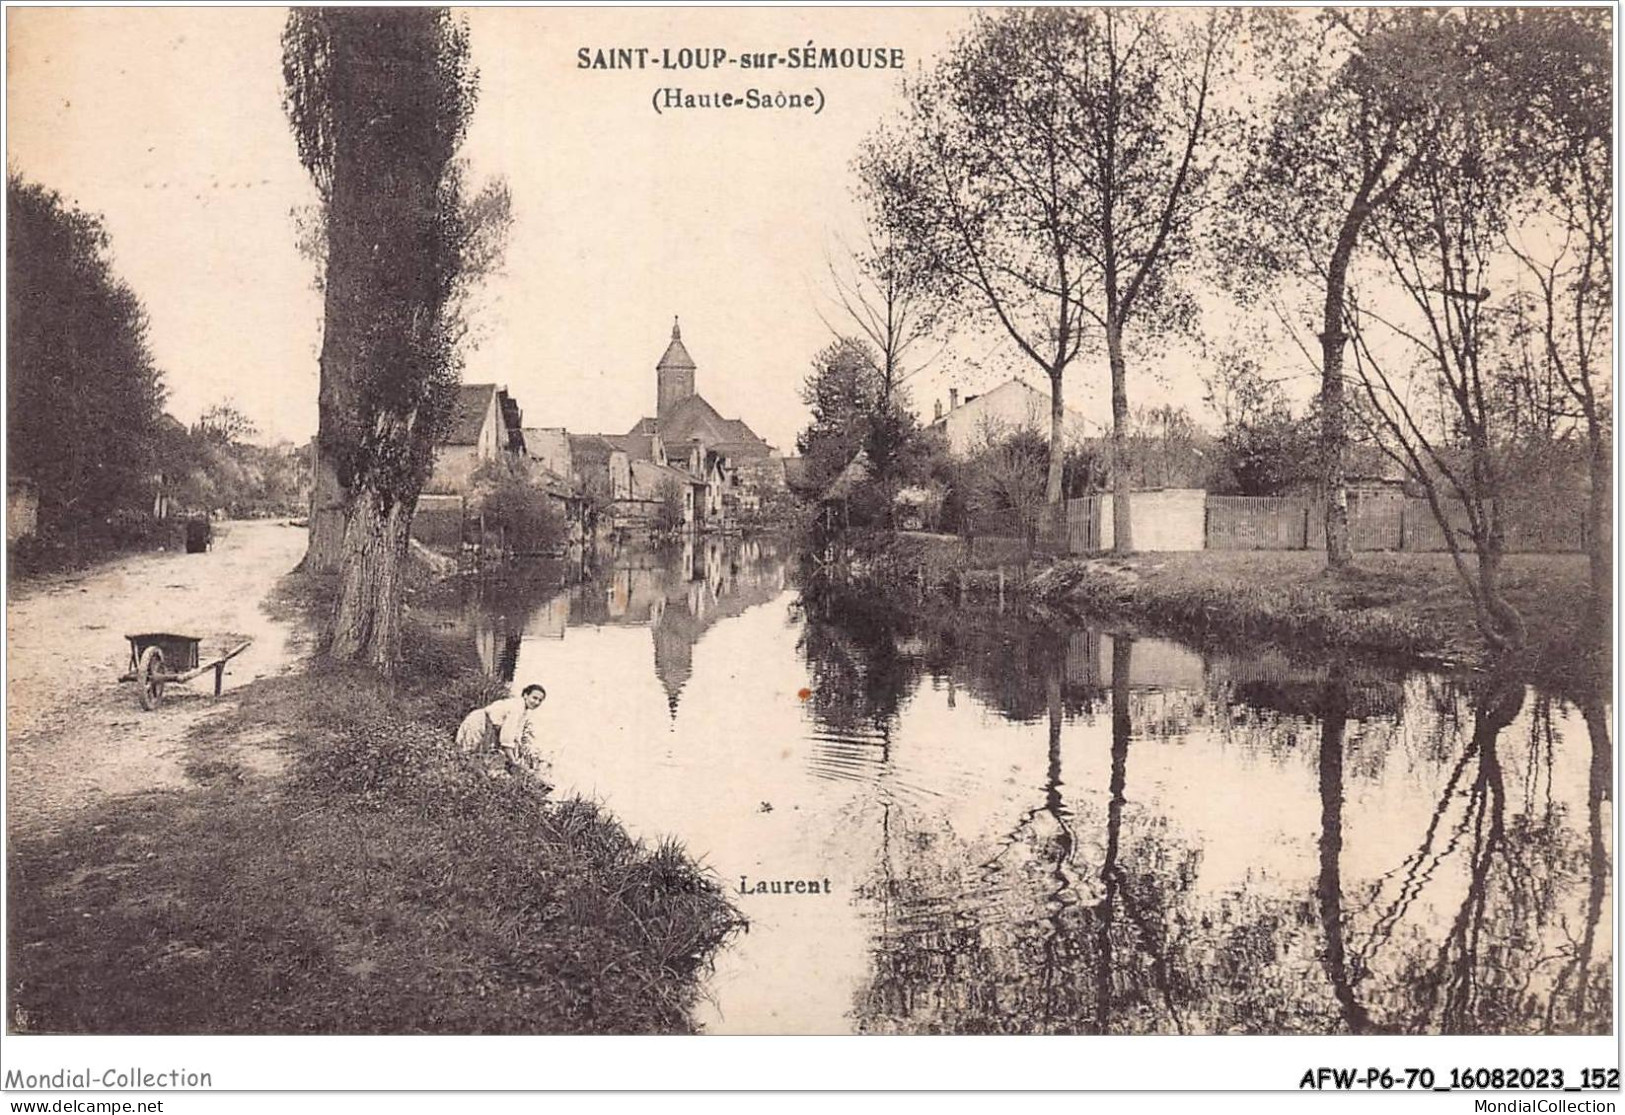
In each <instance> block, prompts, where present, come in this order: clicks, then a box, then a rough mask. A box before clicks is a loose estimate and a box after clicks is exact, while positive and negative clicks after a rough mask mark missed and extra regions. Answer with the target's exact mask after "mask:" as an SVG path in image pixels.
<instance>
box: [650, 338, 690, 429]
mask: <svg viewBox="0 0 1625 1115" xmlns="http://www.w3.org/2000/svg"><path fill="white" fill-rule="evenodd" d="M655 376H656V379H657V380H658V387H659V397H658V398H657V399H656V406H655V416H656V417H657V418H659V419H661V420H664V419H665V417H666V413H667V412H668V411H669V410H671V408H672V407H673V406H675V405H677V404H678V403H680V402H682V401H683V400H684V399H686V398H688V397H689V396H690V395H692V394H694V358H693V357H692V356H690V355H689V354H688V349H686V348H684V347H683V334H682V332H681V331H680V330H679V329H678V328H677V319H676V318H672V319H671V344H669V345H667V346H666V355H664V356H662V357H661V358H660V363H658V364H656V365H655Z"/></svg>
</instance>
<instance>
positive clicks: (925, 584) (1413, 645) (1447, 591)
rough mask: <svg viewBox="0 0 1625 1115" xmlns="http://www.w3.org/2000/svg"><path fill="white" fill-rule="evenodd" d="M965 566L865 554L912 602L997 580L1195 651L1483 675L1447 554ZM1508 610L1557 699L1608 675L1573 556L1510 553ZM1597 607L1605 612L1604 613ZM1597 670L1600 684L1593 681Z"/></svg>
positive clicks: (908, 539)
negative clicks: (922, 595)
mask: <svg viewBox="0 0 1625 1115" xmlns="http://www.w3.org/2000/svg"><path fill="white" fill-rule="evenodd" d="M978 551H979V552H977V553H975V554H973V555H967V554H966V553H965V550H964V547H963V546H962V545H960V544H959V543H958V542H957V541H956V540H953V539H949V538H944V537H938V536H923V535H915V536H904V537H903V538H901V539H899V540H898V542H897V543H896V544H895V545H893V546H890V547H885V548H882V549H881V550H880V551H878V552H875V553H872V554H870V555H866V558H865V560H864V561H863V562H862V565H863V570H864V573H865V575H869V576H873V577H874V578H876V579H878V580H881V581H887V582H890V583H892V584H894V585H898V586H902V587H913V588H914V589H915V590H916V591H917V592H931V593H947V594H950V595H957V594H960V593H963V594H964V595H966V596H971V597H981V598H986V597H988V596H990V595H992V594H994V593H996V592H997V591H998V584H999V581H998V576H999V574H998V569H999V567H1000V566H1002V567H1003V568H1004V584H1005V592H1006V594H1007V596H1009V597H1011V598H1012V599H1024V600H1030V601H1035V602H1037V603H1039V604H1042V605H1045V606H1048V607H1052V608H1057V607H1059V608H1066V609H1068V610H1070V611H1073V612H1076V613H1081V614H1083V615H1086V616H1098V617H1102V618H1109V619H1114V620H1120V621H1125V622H1131V623H1134V624H1137V625H1139V626H1142V627H1144V628H1146V629H1148V630H1150V631H1154V632H1160V633H1163V634H1168V635H1174V636H1179V637H1182V638H1185V639H1189V640H1192V641H1195V642H1199V643H1206V644H1212V645H1223V646H1229V647H1238V646H1241V647H1245V646H1248V645H1252V644H1255V643H1258V642H1270V643H1278V644H1281V645H1283V646H1285V647H1287V648H1289V649H1293V648H1297V649H1309V650H1329V651H1346V652H1350V653H1355V654H1360V655H1372V656H1380V657H1387V658H1393V659H1399V660H1405V661H1411V662H1422V663H1432V664H1443V665H1460V666H1469V667H1471V666H1479V665H1482V664H1483V662H1484V660H1485V657H1486V650H1485V644H1484V641H1483V639H1482V637H1481V636H1480V634H1479V632H1478V628H1477V624H1476V622H1475V619H1474V616H1473V610H1472V605H1471V603H1470V601H1469V599H1468V597H1467V593H1466V590H1465V588H1464V587H1463V586H1462V584H1461V581H1460V578H1459V576H1458V574H1457V572H1456V570H1455V567H1454V565H1453V564H1452V563H1451V560H1450V557H1449V555H1448V554H1396V553H1360V554H1356V555H1355V568H1354V570H1353V571H1352V572H1350V573H1348V574H1346V575H1343V576H1334V575H1332V574H1331V573H1329V572H1328V571H1327V569H1326V558H1325V555H1324V554H1323V553H1315V552H1301V551H1216V550H1206V551H1200V552H1194V553H1145V554H1134V555H1130V556H1127V557H1122V558H1118V557H1100V558H1089V559H1082V558H1062V559H1058V560H1056V559H1048V558H1043V557H1040V558H1039V559H1037V560H1036V561H1034V562H1033V563H1031V564H1029V565H1028V566H1027V567H1026V568H1025V569H1024V568H1023V567H1022V566H1021V565H1020V557H1019V554H1016V553H1014V552H1012V553H1000V552H993V553H991V554H990V553H989V552H988V550H987V549H986V542H985V541H984V542H979V543H978ZM1504 570H1505V577H1504V583H1505V590H1506V595H1507V599H1508V601H1509V602H1510V603H1511V604H1512V606H1513V607H1515V608H1516V609H1517V610H1518V612H1519V613H1520V614H1521V615H1522V617H1523V619H1524V622H1525V624H1526V625H1527V627H1528V632H1529V639H1528V644H1527V646H1526V648H1525V651H1524V653H1523V655H1522V658H1523V661H1522V662H1521V663H1519V665H1520V666H1521V668H1522V669H1523V670H1524V671H1525V672H1526V673H1527V674H1529V675H1530V676H1531V677H1533V678H1535V679H1537V680H1540V681H1543V682H1544V683H1546V684H1549V685H1552V686H1554V687H1556V688H1559V689H1564V690H1574V689H1577V688H1583V687H1585V686H1587V685H1590V684H1593V682H1594V679H1595V678H1596V677H1598V676H1606V674H1607V671H1608V664H1607V663H1606V662H1603V661H1598V659H1599V658H1601V657H1603V656H1604V655H1605V654H1606V651H1605V650H1598V649H1596V648H1595V646H1594V644H1592V643H1589V642H1588V641H1587V639H1586V637H1585V632H1586V631H1587V630H1588V629H1589V628H1590V624H1589V620H1590V609H1591V607H1592V604H1591V600H1590V589H1589V583H1588V580H1587V565H1586V559H1585V557H1584V556H1583V555H1580V554H1512V555H1509V556H1508V557H1507V558H1506V562H1505V567H1504ZM1607 606H1608V605H1607V604H1606V603H1605V604H1604V605H1603V607H1604V608H1605V609H1606V607H1607ZM1599 669H1600V670H1601V674H1599V673H1598V670H1599Z"/></svg>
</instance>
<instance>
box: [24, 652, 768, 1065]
mask: <svg viewBox="0 0 1625 1115" xmlns="http://www.w3.org/2000/svg"><path fill="white" fill-rule="evenodd" d="M493 689H494V686H493V683H492V682H491V681H490V680H489V679H486V678H484V677H483V676H480V675H478V674H477V673H474V672H467V671H461V670H459V669H457V668H456V664H455V663H454V662H453V661H452V658H451V655H450V653H449V651H448V648H446V647H444V646H437V645H436V644H435V643H434V642H433V641H431V640H430V639H429V638H427V637H426V636H423V635H421V634H420V635H418V636H416V637H414V638H413V639H412V640H411V646H410V648H409V654H408V668H407V670H406V676H405V678H404V680H403V681H401V682H400V683H398V684H397V685H395V686H394V687H386V686H385V685H383V684H382V683H380V682H379V681H378V680H377V679H376V678H374V677H373V676H371V675H369V674H367V673H364V672H362V671H338V672H334V671H331V670H324V671H321V672H312V673H306V674H302V675H299V676H293V677H286V678H279V679H273V680H269V681H264V682H260V683H257V684H255V685H252V686H249V687H247V688H245V689H244V690H243V691H242V692H241V694H240V695H239V696H238V698H237V699H236V701H235V707H234V708H231V709H230V710H229V711H228V712H227V714H226V715H224V716H223V717H221V718H219V719H215V720H213V721H211V722H208V723H207V724H206V725H205V726H204V727H203V728H202V729H200V730H199V731H198V732H196V733H194V736H193V738H191V739H190V740H189V741H188V744H187V747H188V750H187V769H188V773H189V775H190V776H191V778H192V780H193V782H194V784H195V785H194V788H191V789H188V790H186V791H184V792H175V793H153V794H147V795H144V796H141V797H137V798H135V799H123V800H119V801H116V802H111V803H109V804H108V805H106V806H104V807H101V808H99V809H97V810H95V811H94V812H93V813H92V814H91V815H89V816H85V817H82V818H79V819H77V820H76V821H74V822H73V823H72V824H71V825H70V826H68V827H67V828H66V829H65V830H64V831H61V832H59V833H58V834H57V835H55V836H53V837H52V838H50V839H49V840H48V841H47V842H45V843H43V844H37V845H30V846H21V847H14V849H13V859H12V863H11V871H10V904H11V910H12V924H11V934H10V943H11V966H10V971H11V1003H12V1004H13V1008H14V1010H13V1017H12V1019H11V1020H10V1021H11V1025H12V1027H13V1029H15V1030H21V1031H28V1032H97V1033H306V1032H321V1033H421V1032H428V1033H496V1032H522V1033H579V1032H594V1033H647V1032H684V1031H687V1030H690V1029H691V1028H692V1023H691V1021H690V1011H691V1008H692V1006H693V1005H694V1002H695V999H696V997H697V996H698V994H699V980H700V977H701V976H702V975H703V972H704V970H705V969H706V967H707V965H708V963H709V960H710V958H711V956H712V955H713V953H714V952H715V950H716V949H717V948H718V947H719V946H720V945H721V944H722V942H723V941H724V940H725V939H726V938H727V937H728V935H729V934H730V933H731V932H733V931H734V930H735V929H736V928H737V927H738V926H739V925H740V922H739V920H738V917H737V914H736V913H735V911H734V910H733V909H732V907H731V906H730V905H729V904H728V903H727V901H726V899H724V898H723V896H722V893H721V888H720V887H719V885H718V884H717V883H716V881H715V880H714V879H713V878H711V877H710V876H709V875H708V874H707V873H705V872H703V871H702V870H701V869H699V868H698V867H696V865H695V864H694V863H693V862H692V861H690V860H689V859H688V858H687V857H686V856H685V855H684V854H683V852H682V850H681V849H680V848H678V847H677V846H675V845H673V844H669V843H668V844H662V845H661V846H659V847H655V848H649V847H646V846H644V845H642V844H640V843H638V842H635V841H633V840H632V839H631V838H629V837H628V835H627V834H626V832H625V831H624V830H623V829H622V828H621V827H620V825H619V824H617V823H616V822H615V820H614V819H613V818H612V817H611V816H609V815H608V814H607V813H605V812H604V811H602V810H601V809H599V808H597V807H595V806H594V805H592V804H590V803H586V802H581V801H576V800H571V801H566V802H562V803H555V802H552V801H550V800H547V799H546V798H545V797H544V794H543V791H542V788H541V787H540V786H539V785H538V784H537V783H535V782H534V780H532V779H530V778H528V777H526V776H518V777H509V776H500V777H493V774H492V771H491V769H489V766H488V764H487V763H485V762H481V761H479V760H476V759H473V758H470V757H467V756H463V755H459V754H458V753H457V752H456V750H455V748H454V747H453V746H452V740H451V736H452V729H453V728H454V727H455V725H456V723H457V721H458V718H459V717H461V715H462V714H463V713H464V712H466V711H467V710H468V709H469V708H471V707H474V706H475V705H477V704H479V703H480V702H481V701H484V700H488V699H490V698H491V697H493V696H494V695H495V693H494V692H493ZM138 715H139V714H138ZM151 715H159V716H161V715H163V712H162V710H161V709H160V710H159V711H158V712H157V713H154V714H151Z"/></svg>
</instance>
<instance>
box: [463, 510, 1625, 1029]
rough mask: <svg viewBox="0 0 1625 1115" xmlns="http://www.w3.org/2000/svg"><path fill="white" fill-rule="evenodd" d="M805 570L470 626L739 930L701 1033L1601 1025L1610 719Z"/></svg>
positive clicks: (764, 552)
mask: <svg viewBox="0 0 1625 1115" xmlns="http://www.w3.org/2000/svg"><path fill="white" fill-rule="evenodd" d="M790 556H791V555H790V554H789V551H788V550H780V549H776V548H775V546H774V545H773V544H771V543H756V542H745V543H739V542H726V543H725V542H723V541H722V540H708V541H702V542H699V543H696V544H693V545H689V546H685V547H682V548H680V549H673V550H670V551H668V552H665V553H659V554H657V553H651V552H632V551H627V552H624V553H621V554H619V555H616V556H615V557H614V558H612V559H605V560H604V561H603V562H602V563H601V564H600V565H599V567H598V568H597V569H596V570H592V571H590V572H589V573H588V574H587V575H586V578H585V579H584V580H583V581H582V583H580V584H577V585H574V586H572V587H571V588H568V589H566V590H562V591H561V590H558V589H556V588H555V589H543V588H537V589H534V590H527V589H525V588H523V587H522V586H520V587H515V586H507V587H505V588H503V589H495V588H492V587H489V586H487V587H486V588H483V589H481V590H480V591H478V592H473V593H471V594H470V597H469V599H468V600H467V602H466V603H465V606H464V612H463V614H462V616H460V617H455V618H454V619H453V620H452V621H450V622H452V623H453V624H454V625H456V626H458V627H459V628H460V629H461V628H466V634H467V638H469V639H471V640H472V641H473V644H474V646H475V648H476V650H477V651H478V653H479V655H480V657H481V660H482V662H483V663H484V664H485V667H486V669H488V670H490V671H491V672H493V673H496V674H500V675H502V676H504V677H507V678H509V679H511V680H513V681H515V683H516V684H524V683H528V682H530V681H541V682H543V683H544V684H545V685H546V686H547V689H548V693H549V700H548V703H547V705H546V706H545V707H544V718H545V724H544V729H543V733H542V734H543V738H544V742H545V745H546V747H547V748H548V749H549V750H550V751H551V752H552V754H553V756H554V760H555V764H556V769H557V772H558V776H559V779H560V781H561V783H562V784H563V785H565V786H567V787H570V788H574V789H576V790H579V791H580V792H582V793H584V794H588V795H591V796H596V797H598V798H601V799H603V800H604V801H605V802H606V803H607V804H608V805H609V806H610V808H611V809H612V810H613V811H614V812H615V813H616V814H617V815H618V816H619V817H620V818H621V819H622V820H623V821H624V822H625V823H626V824H627V826H628V827H629V828H630V829H631V830H632V831H633V832H635V833H637V834H639V835H642V836H645V837H649V838H658V837H661V836H665V835H672V836H676V837H677V838H679V839H680V840H681V841H682V842H683V843H684V844H685V845H686V846H687V848H688V849H689V851H690V853H691V854H693V855H694V856H696V857H697V858H699V859H700V860H702V861H703V862H704V863H706V864H708V865H709V866H710V867H711V868H713V869H714V870H715V871H716V873H717V874H718V875H719V876H720V877H721V878H722V880H723V881H724V882H725V884H726V885H727V887H728V889H729V890H730V891H731V892H732V895H733V898H734V900H735V901H736V902H737V903H738V905H739V906H740V907H741V908H742V909H743V910H744V912H745V913H746V915H747V916H748V917H749V918H750V921H751V927H750V931H749V933H748V934H744V935H741V936H739V937H738V938H736V940H735V941H734V942H733V943H732V944H731V945H730V946H729V947H728V948H727V949H726V950H724V952H723V953H722V955H720V956H719V957H718V960H717V967H716V972H715V975H714V977H713V978H712V980H711V981H710V985H709V991H710V1000H709V1002H708V1003H707V1004H706V1005H705V1007H704V1008H703V1011H702V1022H703V1023H704V1025H705V1027H706V1028H707V1029H708V1030H711V1031H713V1032H735V1033H818V1034H824V1033H847V1032H892V1033H896V1032H902V1033H940V1032H979V1033H987V1032H1085V1033H1102V1032H1112V1033H1214V1032H1218V1033H1241V1032H1245V1033H1269V1034H1275V1033H1340V1032H1348V1031H1355V1032H1401V1033H1409V1032H1453V1033H1454V1032H1476V1033H1525V1032H1580V1033H1607V1032H1610V1030H1611V1016H1610V1003H1611V1000H1612V986H1611V982H1610V970H1611V942H1612V939H1613V927H1612V895H1611V893H1610V887H1609V878H1610V876H1611V865H1610V863H1609V860H1608V854H1607V850H1608V849H1609V848H1610V847H1611V846H1612V825H1613V810H1612V802H1611V801H1610V800H1609V797H1610V795H1609V787H1610V785H1611V771H1612V765H1611V764H1612V758H1611V752H1610V749H1609V742H1608V738H1607V734H1606V714H1605V710H1604V709H1603V708H1601V707H1600V706H1599V707H1595V708H1580V707H1576V706H1574V705H1572V704H1568V703H1565V702H1563V701H1561V700H1557V699H1554V698H1552V697H1549V696H1547V695H1544V694H1542V693H1541V692H1539V691H1537V690H1534V689H1532V688H1525V687H1523V686H1521V685H1513V684H1499V685H1490V684H1487V683H1484V682H1483V681H1481V680H1480V681H1475V682H1467V681H1463V680H1458V679H1449V678H1444V677H1440V676H1436V675H1430V674H1422V673H1412V674H1400V673H1393V672H1382V671H1380V670H1375V669H1371V668H1366V667H1360V668H1355V667H1349V668H1337V667H1330V668H1328V667H1326V666H1323V665H1322V666H1312V665H1311V666H1306V665H1304V664H1302V663H1294V662H1290V661H1288V660H1286V659H1285V658H1282V657H1279V656H1277V655H1273V654H1269V653H1263V654H1259V655H1257V656H1254V657H1251V658H1239V657H1234V656H1230V657H1226V656H1216V655H1212V654H1204V653H1200V652H1198V651H1195V650H1192V649H1189V648H1187V647H1184V646H1182V645H1179V644H1177V643H1173V642H1168V641H1165V640H1161V639H1149V638H1131V637H1128V636H1126V635H1115V634H1113V633H1112V632H1110V631H1102V630H1095V629H1092V628H1087V627H1072V628H1055V627H1052V626H1045V625H1042V624H1038V623H1034V622H1030V621H1025V620H1023V619H1020V618H1018V617H1016V616H1014V615H1000V614H998V613H996V612H995V611H994V610H992V609H986V610H979V611H975V612H973V613H971V614H969V615H965V614H958V615H953V614H943V613H942V612H941V609H940V608H939V609H936V610H935V611H933V610H931V609H926V610H923V611H922V610H921V609H918V608H916V607H913V606H912V602H910V601H906V600H905V601H897V602H892V604H891V605H883V606H876V605H875V604H873V603H866V604H862V605H859V604H856V603H854V602H853V601H851V600H844V599H841V598H839V597H836V596H831V595H828V594H823V595H820V594H816V593H808V594H803V593H802V592H800V591H798V590H797V588H796V587H795V586H794V584H792V581H791V576H790V573H789V572H788V570H789V568H790V564H789V558H790ZM770 880H776V881H785V880H802V881H804V883H816V886H806V887H804V888H803V889H804V890H808V891H810V890H817V891H818V892H819V893H800V894H797V893H788V894H772V893H767V894H756V893H748V894H741V893H739V890H740V887H741V884H743V885H744V886H745V887H747V888H753V887H754V886H755V884H756V883H757V882H758V881H770ZM825 880H827V887H828V893H823V891H824V889H825V886H826V884H825ZM781 889H784V888H781ZM792 889H793V888H792Z"/></svg>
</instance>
